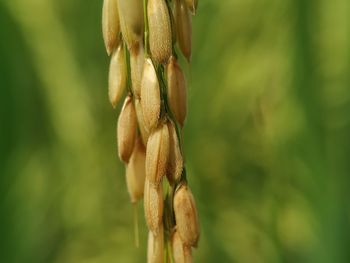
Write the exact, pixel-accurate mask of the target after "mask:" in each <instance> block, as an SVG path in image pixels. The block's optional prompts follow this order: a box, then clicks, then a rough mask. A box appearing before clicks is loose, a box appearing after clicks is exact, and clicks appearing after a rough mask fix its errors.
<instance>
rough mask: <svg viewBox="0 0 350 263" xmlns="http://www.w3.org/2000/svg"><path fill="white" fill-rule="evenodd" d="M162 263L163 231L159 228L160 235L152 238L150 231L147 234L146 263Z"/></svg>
mask: <svg viewBox="0 0 350 263" xmlns="http://www.w3.org/2000/svg"><path fill="white" fill-rule="evenodd" d="M163 262H164V230H163V226H161V227H160V233H159V234H158V235H157V236H154V235H153V233H152V232H151V231H149V232H148V244H147V263H163Z"/></svg>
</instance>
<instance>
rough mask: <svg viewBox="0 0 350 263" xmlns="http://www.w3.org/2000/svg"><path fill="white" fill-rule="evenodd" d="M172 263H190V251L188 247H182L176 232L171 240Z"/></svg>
mask: <svg viewBox="0 0 350 263" xmlns="http://www.w3.org/2000/svg"><path fill="white" fill-rule="evenodd" d="M171 245H172V250H173V256H174V263H192V251H191V248H190V247H187V246H184V245H183V243H182V240H181V238H180V235H179V233H178V232H177V231H175V233H174V234H173V236H172V240H171Z"/></svg>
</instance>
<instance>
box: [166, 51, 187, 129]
mask: <svg viewBox="0 0 350 263" xmlns="http://www.w3.org/2000/svg"><path fill="white" fill-rule="evenodd" d="M167 81H168V102H169V105H170V109H171V111H172V113H173V114H174V116H175V118H176V120H177V122H178V123H179V124H180V125H181V127H183V126H184V123H185V120H186V115H187V87H186V80H185V76H184V74H183V72H182V70H181V68H180V66H179V64H178V63H177V61H176V58H175V57H173V56H172V57H171V58H170V60H169V64H168V66H167Z"/></svg>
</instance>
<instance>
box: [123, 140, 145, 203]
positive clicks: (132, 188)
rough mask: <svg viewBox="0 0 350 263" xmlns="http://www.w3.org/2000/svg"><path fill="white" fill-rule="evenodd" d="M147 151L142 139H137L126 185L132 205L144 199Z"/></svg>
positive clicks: (128, 166) (127, 166) (129, 164)
mask: <svg viewBox="0 0 350 263" xmlns="http://www.w3.org/2000/svg"><path fill="white" fill-rule="evenodd" d="M145 159H146V149H145V147H144V146H143V144H142V141H141V138H137V139H136V142H135V146H134V150H133V152H132V154H131V157H130V160H129V163H128V164H127V165H126V184H127V187H128V191H129V195H130V199H131V202H132V203H136V202H137V201H138V200H140V199H141V198H142V197H143V191H144V188H145V187H144V186H145V177H146V173H145Z"/></svg>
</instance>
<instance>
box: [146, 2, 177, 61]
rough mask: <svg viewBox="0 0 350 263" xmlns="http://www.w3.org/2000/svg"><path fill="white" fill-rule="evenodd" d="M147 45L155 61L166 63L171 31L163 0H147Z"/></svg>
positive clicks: (170, 44)
mask: <svg viewBox="0 0 350 263" xmlns="http://www.w3.org/2000/svg"><path fill="white" fill-rule="evenodd" d="M147 14H148V27H149V46H150V51H151V54H152V58H153V59H154V60H155V61H156V62H157V63H166V62H167V61H168V59H169V57H170V55H171V49H172V33H171V23H170V16H169V11H168V7H167V4H166V2H165V0H148V4H147Z"/></svg>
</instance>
